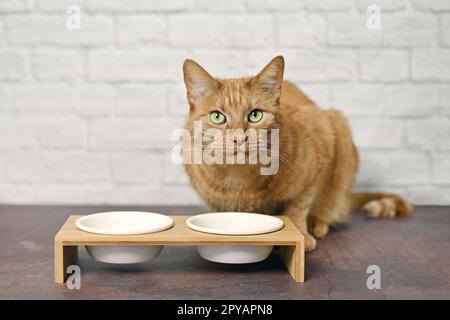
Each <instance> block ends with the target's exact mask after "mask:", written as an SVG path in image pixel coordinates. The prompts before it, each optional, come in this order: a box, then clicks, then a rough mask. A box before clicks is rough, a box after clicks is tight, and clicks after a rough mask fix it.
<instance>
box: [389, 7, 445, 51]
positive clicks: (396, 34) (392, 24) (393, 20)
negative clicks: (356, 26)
mask: <svg viewBox="0 0 450 320" xmlns="http://www.w3.org/2000/svg"><path fill="white" fill-rule="evenodd" d="M381 24H382V26H381V28H382V30H383V44H384V45H386V46H390V47H429V46H431V45H432V44H433V43H434V41H435V40H434V39H435V38H436V36H435V35H436V33H437V18H436V17H435V16H433V15H429V14H392V15H388V14H384V15H383V16H382V18H381Z"/></svg>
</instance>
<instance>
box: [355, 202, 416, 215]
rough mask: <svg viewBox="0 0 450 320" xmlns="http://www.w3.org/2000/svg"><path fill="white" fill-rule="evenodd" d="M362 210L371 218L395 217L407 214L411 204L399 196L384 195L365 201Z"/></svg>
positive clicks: (409, 211)
mask: <svg viewBox="0 0 450 320" xmlns="http://www.w3.org/2000/svg"><path fill="white" fill-rule="evenodd" d="M362 210H363V211H364V212H365V213H366V214H367V215H368V216H369V217H371V218H395V217H402V216H403V217H404V216H409V215H410V214H411V211H412V205H411V204H410V203H409V202H407V201H406V200H404V199H402V198H400V197H389V198H388V197H386V198H381V199H378V200H372V201H369V202H367V203H366V204H365V205H364V206H363V208H362Z"/></svg>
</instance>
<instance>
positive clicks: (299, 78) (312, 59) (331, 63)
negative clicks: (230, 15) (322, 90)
mask: <svg viewBox="0 0 450 320" xmlns="http://www.w3.org/2000/svg"><path fill="white" fill-rule="evenodd" d="M282 53H283V55H284V58H285V62H286V68H285V79H287V80H292V81H296V82H307V81H314V82H317V81H329V80H351V79H353V78H354V77H355V76H356V75H355V73H356V71H355V69H356V55H355V53H354V52H351V51H348V50H292V49H287V50H284V51H283V52H282ZM277 54H280V52H278V51H275V50H274V51H271V50H264V52H262V51H252V52H250V54H249V55H250V64H251V66H252V67H253V68H254V70H258V71H259V68H261V66H264V65H266V64H267V63H268V61H270V60H271V59H272V58H273V57H274V56H276V55H277Z"/></svg>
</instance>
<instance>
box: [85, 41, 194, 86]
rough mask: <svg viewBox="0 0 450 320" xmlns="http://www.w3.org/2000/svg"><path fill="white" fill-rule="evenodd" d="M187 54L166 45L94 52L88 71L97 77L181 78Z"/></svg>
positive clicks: (136, 79) (157, 79)
mask: <svg viewBox="0 0 450 320" xmlns="http://www.w3.org/2000/svg"><path fill="white" fill-rule="evenodd" d="M185 57H186V55H185V54H184V53H183V52H182V51H179V50H167V49H155V50H152V51H150V52H137V51H121V52H111V51H101V52H94V53H92V54H91V55H90V57H89V62H88V70H89V71H88V73H89V76H90V78H91V79H94V80H106V81H147V80H154V81H167V80H177V81H179V80H180V79H181V77H182V65H183V61H184V58H185Z"/></svg>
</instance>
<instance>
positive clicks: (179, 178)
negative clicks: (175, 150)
mask: <svg viewBox="0 0 450 320" xmlns="http://www.w3.org/2000/svg"><path fill="white" fill-rule="evenodd" d="M163 182H164V183H166V184H170V185H172V184H177V185H178V184H181V185H189V177H188V175H187V173H186V171H185V170H184V165H183V164H175V163H174V162H173V161H172V155H171V153H170V152H166V153H164V156H163Z"/></svg>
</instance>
